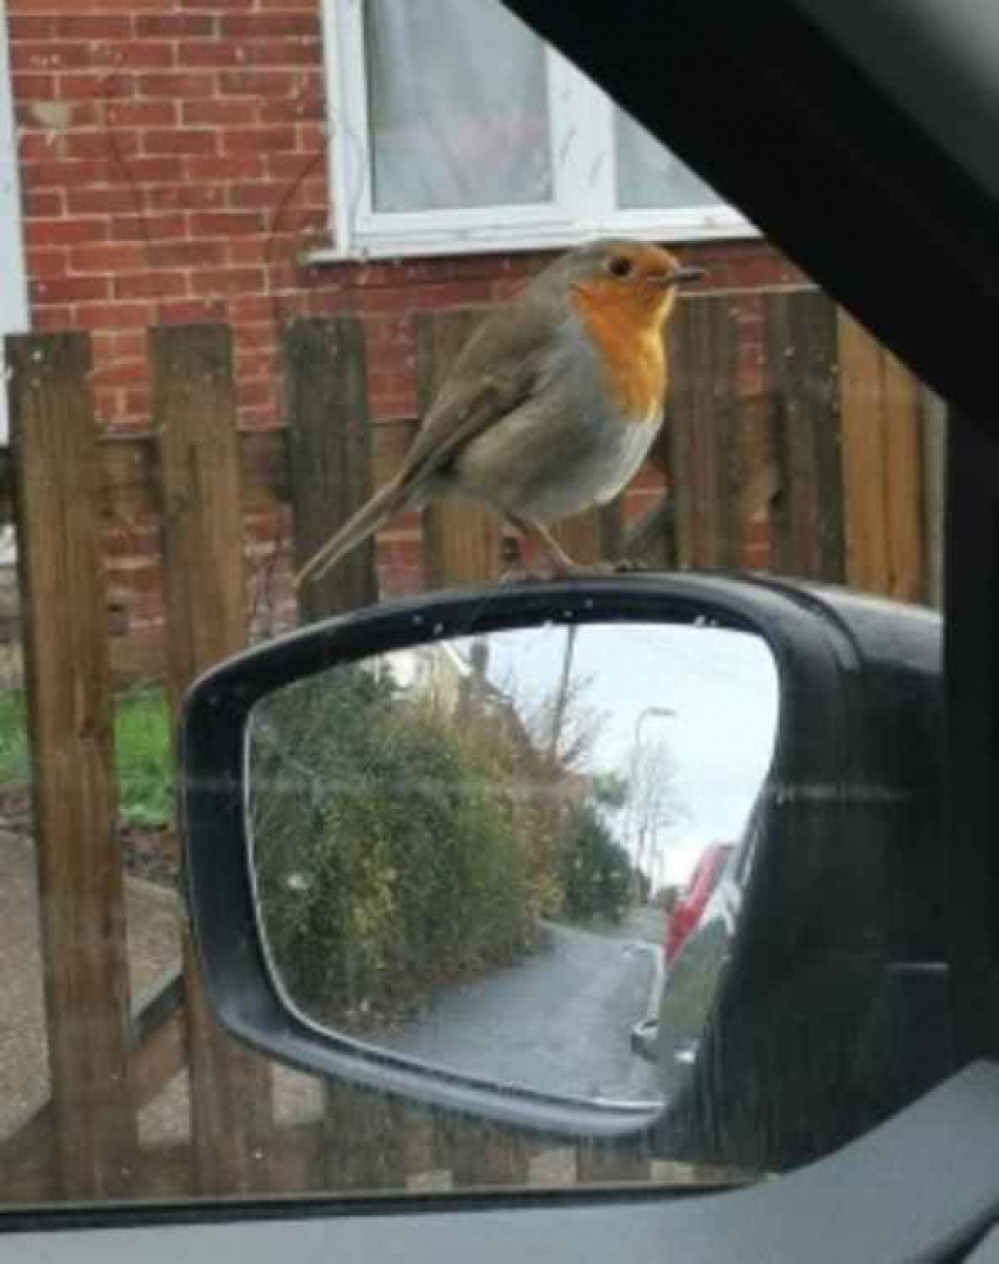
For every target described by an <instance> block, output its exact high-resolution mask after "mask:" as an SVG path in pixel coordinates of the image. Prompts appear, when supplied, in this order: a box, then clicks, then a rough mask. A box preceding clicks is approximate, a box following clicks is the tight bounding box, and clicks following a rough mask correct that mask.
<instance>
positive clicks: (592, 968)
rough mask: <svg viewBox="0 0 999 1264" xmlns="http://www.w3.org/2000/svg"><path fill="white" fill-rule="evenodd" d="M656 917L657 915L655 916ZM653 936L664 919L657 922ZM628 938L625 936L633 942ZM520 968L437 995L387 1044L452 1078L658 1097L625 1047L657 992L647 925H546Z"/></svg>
mask: <svg viewBox="0 0 999 1264" xmlns="http://www.w3.org/2000/svg"><path fill="white" fill-rule="evenodd" d="M660 917H661V915H660ZM654 924H655V927H656V931H657V932H658V930H659V928H660V927H661V920H659V919H657V920H656V921H655V923H654ZM629 931H630V934H629ZM547 932H548V935H547V938H548V943H547V944H546V945H545V947H543V948H541V949H540V950H539V951H538V952H536V953H534V954H533V955H532V956H530V957H528V958H526V959H525V960H524V961H522V962H520V963H519V964H518V965H515V966H511V967H508V968H504V969H500V970H495V971H493V972H492V973H491V974H489V975H487V976H486V977H485V978H482V979H477V980H475V981H474V982H471V983H463V984H456V985H454V986H453V987H450V988H445V989H442V990H441V991H440V992H439V993H438V994H437V995H436V996H435V997H434V999H433V1000H432V1001H431V1003H430V1005H429V1006H428V1009H427V1010H426V1011H425V1012H424V1014H422V1015H421V1016H420V1017H419V1018H417V1019H414V1020H413V1021H411V1022H410V1023H408V1024H407V1025H406V1026H404V1027H403V1028H402V1030H401V1031H400V1032H397V1033H396V1034H395V1035H394V1036H393V1037H392V1038H391V1039H390V1040H388V1041H386V1042H385V1043H387V1044H389V1045H391V1047H392V1048H393V1049H395V1050H397V1051H398V1052H400V1053H405V1054H407V1055H409V1056H411V1057H415V1058H419V1059H420V1060H422V1061H426V1062H431V1063H434V1064H436V1065H438V1066H441V1067H446V1068H447V1069H448V1070H454V1071H460V1072H464V1073H466V1074H469V1075H477V1076H481V1077H485V1078H488V1079H491V1080H498V1081H501V1082H504V1083H507V1084H515V1085H518V1086H519V1087H522V1088H531V1089H535V1090H539V1091H542V1092H548V1093H557V1094H563V1095H571V1096H578V1097H586V1098H599V1097H602V1098H613V1099H616V1100H619V1101H620V1100H625V1101H649V1100H653V1099H655V1098H657V1097H658V1096H659V1093H658V1091H657V1088H656V1071H655V1067H654V1066H653V1065H652V1064H651V1063H649V1062H648V1061H646V1060H645V1059H644V1058H640V1057H637V1056H635V1054H633V1053H632V1051H631V1048H630V1046H629V1033H630V1031H631V1028H632V1026H633V1024H634V1023H636V1022H638V1021H639V1020H640V1019H642V1018H644V1017H645V1015H646V1012H647V1010H648V1007H649V1002H650V996H652V995H653V994H654V989H655V987H656V981H657V972H658V965H657V960H656V954H657V953H659V952H660V948H659V944H658V943H650V942H648V940H647V939H646V938H645V926H644V925H634V926H633V927H622V928H621V929H620V930H619V931H618V932H616V933H615V934H613V935H602V934H598V933H595V932H593V931H588V930H581V929H579V928H577V927H573V926H565V925H554V924H549V925H548V926H547Z"/></svg>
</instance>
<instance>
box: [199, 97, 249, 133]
mask: <svg viewBox="0 0 999 1264" xmlns="http://www.w3.org/2000/svg"><path fill="white" fill-rule="evenodd" d="M181 112H182V117H183V121H184V122H185V123H186V124H188V125H189V126H194V127H209V126H223V127H227V126H234V125H235V126H239V127H254V126H256V124H257V122H258V114H259V108H258V103H257V102H256V101H253V100H247V99H245V98H243V97H236V98H227V99H224V100H217V101H185V102H183V103H182V106H181Z"/></svg>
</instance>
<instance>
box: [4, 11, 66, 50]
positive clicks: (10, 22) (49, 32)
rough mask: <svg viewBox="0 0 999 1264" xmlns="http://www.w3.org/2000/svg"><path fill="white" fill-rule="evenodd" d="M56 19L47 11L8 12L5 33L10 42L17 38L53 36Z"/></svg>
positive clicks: (46, 37)
mask: <svg viewBox="0 0 999 1264" xmlns="http://www.w3.org/2000/svg"><path fill="white" fill-rule="evenodd" d="M55 30H56V19H55V17H54V16H53V15H52V14H49V13H8V15H7V35H8V37H9V39H10V41H11V43H17V42H18V41H19V40H47V39H54V38H55Z"/></svg>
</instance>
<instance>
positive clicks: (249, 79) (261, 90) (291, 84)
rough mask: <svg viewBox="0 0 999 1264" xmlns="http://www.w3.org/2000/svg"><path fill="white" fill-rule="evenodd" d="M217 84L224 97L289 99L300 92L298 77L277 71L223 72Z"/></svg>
mask: <svg viewBox="0 0 999 1264" xmlns="http://www.w3.org/2000/svg"><path fill="white" fill-rule="evenodd" d="M218 84H219V90H220V91H221V92H222V93H223V94H224V95H226V96H251V97H290V96H295V95H297V93H298V92H299V91H301V85H300V83H299V76H298V75H295V74H291V73H289V72H288V71H277V70H224V71H222V73H221V74H220V75H219V80H218Z"/></svg>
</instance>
